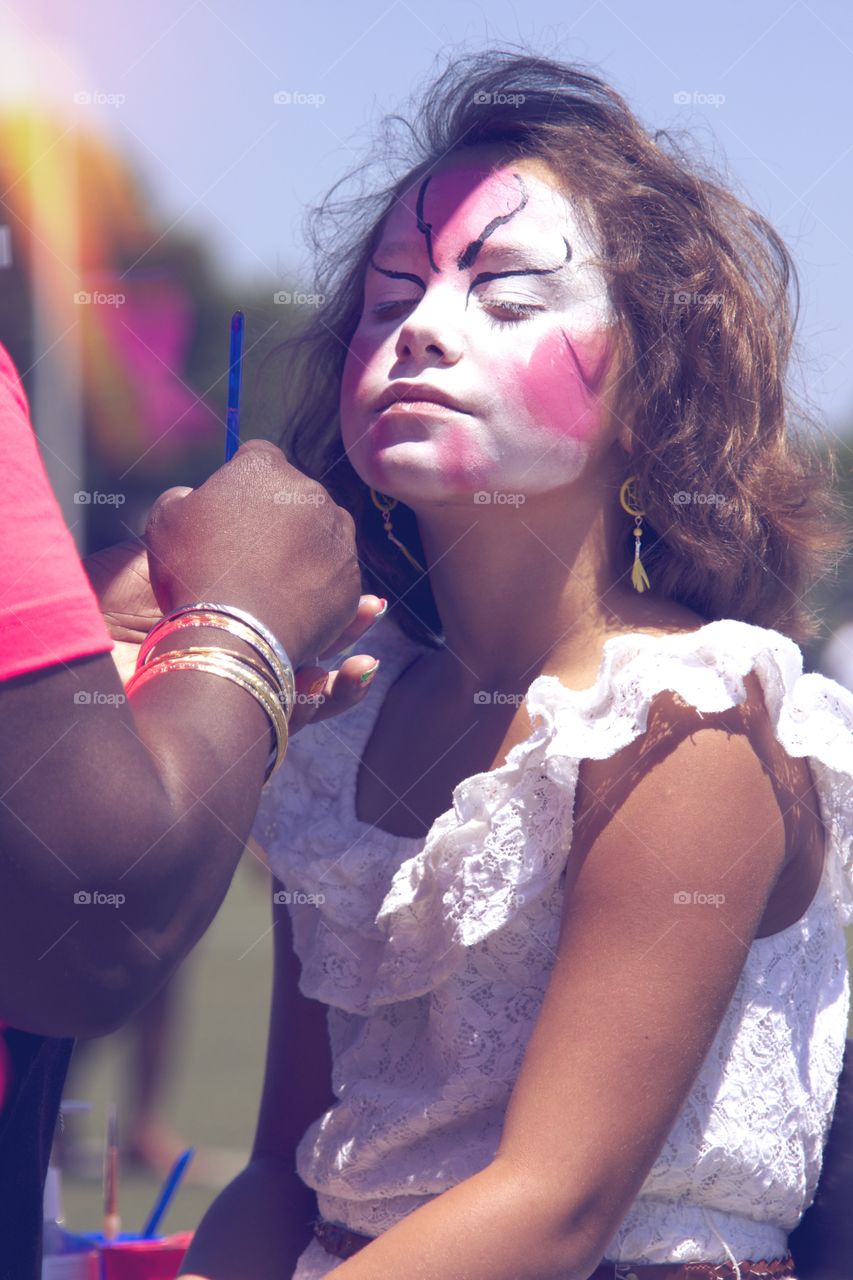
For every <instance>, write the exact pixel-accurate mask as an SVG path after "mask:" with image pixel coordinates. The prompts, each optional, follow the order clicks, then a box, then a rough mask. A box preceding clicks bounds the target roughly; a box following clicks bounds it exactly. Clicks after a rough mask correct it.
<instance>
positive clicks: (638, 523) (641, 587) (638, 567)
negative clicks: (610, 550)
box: [619, 476, 651, 591]
mask: <svg viewBox="0 0 853 1280" xmlns="http://www.w3.org/2000/svg"><path fill="white" fill-rule="evenodd" d="M636 479H637V477H636V476H629V477H628V479H627V480H626V481H625V482H624V483H623V484H622V486H621V487H620V489H619V504H620V506H621V507H622V510H623V511H627V513H628V515H629V516H633V517H634V563H633V565H632V566H631V583H632V585H633V587H634V590H635V591H645V589H646V587H649V586H651V583H650V582H649V577H648V574H647V573H646V570H645V569H644V567H643V562H642V560H641V559H640V544H641V542H642V538H643V516H644V515H645V514H646V513H645V511H638V510H637V508H636V507H633V506H631V505H629V502H628V490H629V489H630V487H631V485H632V483H633V482H634V481H635V480H636Z"/></svg>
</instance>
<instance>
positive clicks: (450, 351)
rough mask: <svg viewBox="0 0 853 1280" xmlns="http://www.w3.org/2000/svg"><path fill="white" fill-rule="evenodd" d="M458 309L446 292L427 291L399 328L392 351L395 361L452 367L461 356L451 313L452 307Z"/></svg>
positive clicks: (460, 346) (458, 338)
mask: <svg viewBox="0 0 853 1280" xmlns="http://www.w3.org/2000/svg"><path fill="white" fill-rule="evenodd" d="M459 305H460V303H459V301H458V300H457V299H455V298H451V297H450V295H449V291H448V290H439V289H435V288H433V289H429V288H428V289H427V291H426V293H425V294H424V295H423V297H422V298H421V300H420V302H418V304H417V306H415V307H414V308H413V309H412V310H411V311H410V312H409V314H408V315H407V316H406V319H405V320H404V321H403V323H402V324H401V326H400V332H399V333H398V335H397V343H396V347H395V351H396V354H397V358H398V359H400V360H402V359H407V358H409V359H415V360H427V361H428V360H438V361H440V362H441V363H443V364H456V362H457V360H458V359H459V358H460V356H461V355H462V338H461V334H460V331H459V324H458V321H457V317H456V315H455V311H454V306H459ZM460 314H461V313H460Z"/></svg>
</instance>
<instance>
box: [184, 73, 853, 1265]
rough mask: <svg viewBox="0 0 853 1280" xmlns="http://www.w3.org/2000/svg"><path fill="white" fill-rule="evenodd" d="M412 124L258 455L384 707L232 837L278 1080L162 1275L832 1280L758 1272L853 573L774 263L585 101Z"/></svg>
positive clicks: (779, 1187)
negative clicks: (267, 906)
mask: <svg viewBox="0 0 853 1280" xmlns="http://www.w3.org/2000/svg"><path fill="white" fill-rule="evenodd" d="M507 86H510V87H511V89H512V93H511V94H509V93H508V90H507ZM509 98H511V99H512V101H509V100H508V99H509ZM417 120H418V125H419V127H420V132H418V131H417V129H416V130H415V137H416V139H418V140H419V141H420V143H421V147H422V150H421V154H420V156H419V157H418V158H417V162H416V163H415V164H414V165H413V166H412V168H411V169H410V170H409V171H408V172H406V173H405V174H404V175H403V176H402V177H401V178H400V179H399V180H398V181H396V182H395V183H394V184H393V185H392V186H391V187H390V188H388V189H386V190H384V191H383V192H382V193H381V195H380V196H379V197H378V198H377V199H376V200H375V201H366V202H365V201H362V202H355V203H354V204H353V206H352V214H353V218H352V219H351V220H349V221H347V222H346V224H345V225H346V232H347V235H348V236H349V237H350V240H349V242H348V248H347V252H346V253H344V254H343V255H341V254H340V252H339V250H340V244H338V246H337V248H338V254H337V257H336V258H335V259H334V261H330V263H329V267H328V269H327V270H326V272H325V274H322V273H321V276H320V279H319V282H318V290H317V291H318V293H319V294H320V295H321V296H323V298H324V304H323V307H322V308H321V309H320V311H319V312H318V315H317V318H316V321H315V322H314V324H313V325H312V326H311V327H310V328H309V329H308V330H307V331H306V334H305V336H304V338H303V339H302V342H303V344H304V349H305V352H307V358H306V359H305V360H304V362H303V364H302V366H301V367H302V375H303V376H302V379H301V381H299V384H298V385H299V388H300V403H299V405H298V406H295V408H294V417H293V421H292V424H291V428H290V429H289V432H288V433H287V444H288V446H289V448H290V450H291V451H292V453H293V454H294V456H295V457H296V459H297V460H298V461H299V462H300V463H301V465H302V466H303V467H304V469H305V470H307V471H309V472H310V473H311V474H313V475H314V476H316V477H318V478H320V479H322V481H323V482H324V484H326V485H327V486H328V487H329V488H330V489H331V490H332V492H333V493H334V494H335V496H336V498H337V500H338V501H340V502H342V503H343V504H344V505H347V506H348V507H349V508H350V510H351V511H352V513H353V515H354V517H355V519H356V523H357V526H358V531H359V540H360V549H361V555H362V560H363V565H364V575H365V590H369V591H374V592H377V593H378V594H380V595H381V596H383V597H385V598H387V599H388V600H389V602H390V608H389V612H388V615H387V616H386V617H385V618H384V620H383V621H382V622H381V623H380V625H379V626H378V627H377V628H376V629H375V631H374V632H372V633H371V636H372V641H373V653H374V656H375V657H376V658H377V659H378V660H379V663H380V666H379V671H378V674H377V676H376V678H375V681H374V685H373V691H372V693H371V695H370V698H369V699H368V701H367V703H366V704H365V705H364V706H361V707H358V708H356V709H354V710H353V711H351V712H349V713H348V714H347V715H346V716H343V717H340V718H338V719H336V720H335V721H334V722H326V723H322V724H318V725H316V726H311V727H309V728H308V729H306V730H305V731H304V732H303V733H302V734H300V736H299V739H298V740H297V741H296V742H295V743H294V744H293V746H292V748H291V751H290V754H289V756H288V761H287V765H286V767H285V768H284V769H283V770H281V771H280V773H279V774H277V775H276V776H275V778H274V779H273V780H272V781H271V783H270V784H269V786H268V787H267V789H266V792H265V796H264V799H263V800H262V805H261V811H260V814H259V819H258V825H257V828H256V833H255V834H256V836H257V838H258V839H259V840H260V841H261V843H262V844H264V845H265V847H266V849H267V852H268V855H269V859H270V863H271V865H272V867H273V869H274V873H275V875H276V876H277V878H278V883H277V887H276V893H275V894H274V912H275V934H274V936H275V947H276V961H275V987H274V996H273V1009H272V1018H271V1029H270V1045H269V1054H268V1061H267V1079H266V1084H265V1089H264V1095H263V1102H262V1107H261V1114H260V1120H259V1124H258V1131H257V1137H256V1142H255V1149H254V1152H253V1156H252V1160H251V1162H250V1164H249V1166H248V1168H247V1169H246V1170H245V1171H244V1173H243V1174H241V1175H240V1177H239V1178H238V1179H236V1181H235V1182H234V1183H232V1184H231V1186H230V1187H229V1188H228V1189H227V1190H226V1191H225V1192H224V1193H223V1194H222V1196H221V1197H220V1198H219V1199H218V1200H217V1201H216V1203H215V1204H214V1206H213V1207H212V1209H211V1210H210V1212H209V1214H208V1216H207V1218H206V1219H205V1220H204V1222H203V1223H202V1225H201V1227H200V1229H199V1231H198V1234H197V1238H196V1242H195V1244H194V1246H193V1248H192V1250H191V1252H190V1255H189V1257H188V1259H187V1262H186V1263H185V1274H198V1275H204V1276H209V1277H216V1278H217V1280H220V1278H221V1280H225V1278H226V1277H227V1278H229V1280H230V1278H231V1277H237V1276H239V1277H241V1280H246V1278H248V1280H252V1278H253V1277H256V1276H257V1277H261V1276H273V1275H274V1276H277V1277H278V1276H293V1277H294V1280H319V1278H320V1277H322V1276H325V1275H327V1274H328V1273H330V1272H331V1271H333V1270H334V1271H335V1272H336V1274H338V1273H339V1274H340V1277H341V1280H392V1278H393V1280H399V1277H401V1276H410V1275H417V1276H418V1277H421V1278H422V1280H461V1277H465V1278H466V1280H528V1278H529V1280H556V1278H557V1277H560V1280H586V1277H589V1276H591V1275H594V1277H595V1280H604V1278H605V1277H607V1278H608V1280H612V1278H613V1277H614V1276H631V1275H633V1276H635V1277H636V1278H637V1280H679V1278H681V1277H687V1276H688V1275H689V1276H690V1277H691V1278H692V1280H695V1278H696V1277H698V1276H700V1275H702V1276H705V1275H706V1274H707V1276H708V1277H711V1276H714V1277H727V1278H729V1277H731V1278H732V1280H734V1278H735V1277H740V1276H742V1275H746V1274H750V1275H773V1276H787V1277H794V1276H797V1277H798V1278H799V1280H805V1278H806V1277H808V1276H810V1275H816V1274H820V1275H821V1276H823V1277H824V1280H829V1277H830V1276H832V1275H834V1274H836V1273H835V1272H833V1271H832V1269H831V1267H832V1265H833V1264H832V1260H831V1259H830V1258H829V1257H828V1255H827V1257H824V1258H823V1259H822V1260H821V1264H820V1265H821V1267H822V1268H823V1269H822V1270H820V1271H816V1270H814V1269H811V1270H810V1269H809V1268H810V1267H812V1268H814V1266H815V1265H816V1263H815V1261H814V1258H815V1255H814V1252H813V1250H814V1244H813V1242H812V1244H811V1245H810V1246H809V1247H810V1248H811V1249H812V1253H811V1254H809V1253H808V1252H807V1251H806V1250H805V1246H804V1250H803V1253H802V1254H801V1255H799V1256H798V1257H797V1259H796V1262H795V1261H794V1260H793V1259H792V1257H791V1253H790V1245H789V1239H788V1237H789V1234H790V1233H793V1232H794V1230H795V1228H796V1227H797V1225H798V1223H799V1222H800V1219H801V1218H802V1216H803V1214H804V1212H805V1211H806V1210H807V1209H808V1207H809V1205H810V1203H811V1201H812V1199H813V1198H814V1195H815V1189H816V1187H817V1184H818V1178H819V1174H820V1170H821V1162H822V1156H823V1150H824V1146H825V1143H826V1140H827V1132H828V1129H829V1125H830V1120H831V1117H832V1114H833V1109H834V1106H835V1101H836V1095H837V1091H838V1083H839V1073H840V1070H841V1066H842V1056H843V1053H844V1047H845V1034H846V1027H847V1017H848V1008H849V985H848V980H847V976H846V974H847V967H846V956H845V936H844V926H845V924H849V923H850V921H851V920H853V696H851V694H850V693H849V692H847V691H846V690H844V689H843V688H842V687H841V686H840V685H838V684H836V683H834V682H833V681H831V680H828V679H825V678H823V677H821V676H818V675H815V674H810V675H803V674H802V655H801V652H800V649H799V647H798V642H803V641H805V640H808V639H810V638H812V637H813V636H814V635H815V634H816V630H817V623H816V620H815V618H814V617H813V615H812V614H811V613H810V611H809V609H808V605H807V603H806V592H807V590H808V586H809V584H810V583H811V582H812V581H813V580H815V578H816V577H817V576H818V575H819V573H820V572H822V571H825V568H826V566H827V565H828V564H829V563H830V561H831V560H832V558H833V556H837V554H838V553H839V550H840V548H841V547H842V546H843V543H844V534H843V529H842V525H841V520H840V515H839V507H838V505H837V503H836V502H835V501H834V499H833V498H832V496H831V490H830V476H829V471H828V469H827V467H826V466H825V465H823V464H822V463H821V462H820V459H819V456H818V454H817V453H816V451H815V450H814V449H813V448H811V449H810V448H809V447H808V446H807V445H806V444H805V443H804V442H803V441H802V440H800V439H799V438H798V437H797V436H796V434H795V433H794V429H793V417H794V409H793V407H792V404H791V401H790V399H789V396H788V393H787V391H786V388H785V381H784V378H785V367H786V360H787V356H788V350H789V345H790V338H791V319H790V314H789V311H788V305H787V299H786V290H787V283H788V277H789V274H790V271H791V269H792V268H791V262H790V259H789V257H788V255H787V252H786V250H785V248H784V246H783V245H782V244H781V242H780V241H779V239H778V237H777V236H776V234H775V233H774V232H773V230H772V228H770V227H769V226H768V225H767V223H766V222H764V221H763V220H762V219H761V218H760V217H759V216H758V215H757V214H755V213H753V212H751V211H749V210H748V209H746V208H745V207H744V206H743V205H742V204H740V203H739V202H738V201H737V200H736V199H735V197H734V196H733V195H732V194H731V193H729V192H728V191H726V190H725V189H724V188H723V187H722V186H720V185H718V184H716V183H715V182H714V181H713V180H712V179H711V178H709V177H706V176H702V175H700V174H699V173H698V172H697V171H696V170H695V169H694V168H693V167H692V166H691V164H690V162H689V161H688V160H687V159H685V158H684V157H683V156H681V155H679V154H677V153H675V152H673V150H672V149H664V147H663V146H659V145H658V143H657V142H656V141H655V140H653V139H652V138H651V137H649V136H648V135H647V134H646V132H645V131H644V130H643V129H642V128H641V126H640V125H639V124H638V123H637V121H636V120H635V118H634V117H633V116H632V114H631V113H630V111H629V109H628V107H627V106H626V105H625V103H624V102H623V101H622V99H621V98H619V97H618V95H616V94H615V93H614V92H613V90H612V89H610V88H609V87H608V86H607V85H606V84H604V83H603V82H602V81H601V80H599V79H597V78H596V77H593V76H590V75H589V74H587V73H586V72H584V71H581V70H580V69H578V68H576V67H572V66H564V65H560V64H558V63H554V62H549V61H547V60H542V59H532V58H531V59H528V58H524V57H517V56H515V55H513V54H500V53H491V52H490V53H489V54H487V55H486V54H484V55H477V56H474V57H471V58H468V59H465V60H462V61H461V62H458V63H455V64H454V65H453V67H452V68H451V69H450V70H448V71H447V72H446V73H445V74H444V75H443V76H442V77H441V78H440V79H439V80H438V81H437V82H436V84H434V85H433V87H432V89H431V90H430V92H429V95H428V97H427V100H426V102H425V103H424V104H423V106H422V109H421V110H420V111H419V112H418V116H417ZM359 214H360V215H361V217H362V219H363V221H362V222H361V223H359V221H358V215H359ZM337 225H338V226H341V225H344V224H342V223H340V222H338V224H337ZM830 1141H831V1140H830ZM836 1226H839V1221H838V1219H837V1218H836ZM795 1238H796V1237H795ZM824 1238H825V1239H826V1237H824ZM829 1252H830V1253H831V1249H830V1250H829ZM847 1261H848V1262H849V1258H848V1259H847ZM697 1264H705V1266H704V1268H703V1267H701V1266H697ZM688 1266H689V1270H687V1269H686V1268H687V1267H688ZM837 1274H838V1275H841V1274H843V1268H842V1269H839V1270H838V1271H837Z"/></svg>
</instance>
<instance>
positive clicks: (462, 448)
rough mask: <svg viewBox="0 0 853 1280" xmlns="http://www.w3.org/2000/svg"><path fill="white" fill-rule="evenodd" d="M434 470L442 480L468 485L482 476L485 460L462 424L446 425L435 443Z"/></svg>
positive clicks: (485, 464)
mask: <svg viewBox="0 0 853 1280" xmlns="http://www.w3.org/2000/svg"><path fill="white" fill-rule="evenodd" d="M435 453H436V470H437V471H438V472H439V474H440V475H441V476H442V477H443V479H444V480H446V481H449V482H451V483H452V482H453V481H459V482H460V483H463V484H465V483H470V481H471V480H476V479H477V478H478V477H480V476H482V475H483V474H484V472H485V469H486V466H487V458H486V456H485V454H484V453H483V451H482V449H480V447H479V446H478V444H477V442H476V440H472V438H471V436H470V435H469V434H468V431H467V430H466V428H465V425H464V423H453V424H450V425H448V426H447V427H446V428H445V429H444V430H443V431H442V433H441V436H440V437H439V439H437V441H436V451H435Z"/></svg>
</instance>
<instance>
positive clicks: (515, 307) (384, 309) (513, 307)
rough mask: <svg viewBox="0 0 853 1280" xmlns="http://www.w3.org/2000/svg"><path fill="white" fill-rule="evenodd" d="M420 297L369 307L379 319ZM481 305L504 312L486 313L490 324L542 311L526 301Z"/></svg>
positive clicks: (519, 319) (410, 305)
mask: <svg viewBox="0 0 853 1280" xmlns="http://www.w3.org/2000/svg"><path fill="white" fill-rule="evenodd" d="M419 302H420V298H397V299H395V300H394V301H393V302H378V303H377V304H376V306H375V307H373V308H371V314H372V315H374V316H377V317H378V318H379V319H380V320H384V319H390V318H393V317H394V315H395V311H396V309H397V308H401V307H402V308H407V307H413V306H417V304H418V303H419ZM482 306H483V307H484V308H485V309H486V310H487V312H488V311H499V312H503V313H504V314H503V315H501V316H500V317H499V318H497V317H495V316H492V315H488V314H487V317H486V318H487V319H488V321H489V323H490V324H493V325H502V324H518V323H519V322H520V321H521V320H526V319H528V317H529V316H531V315H533V313H534V312H535V311H544V310H545V308H544V307H540V306H536V305H534V304H532V303H526V302H483V303H482Z"/></svg>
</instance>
